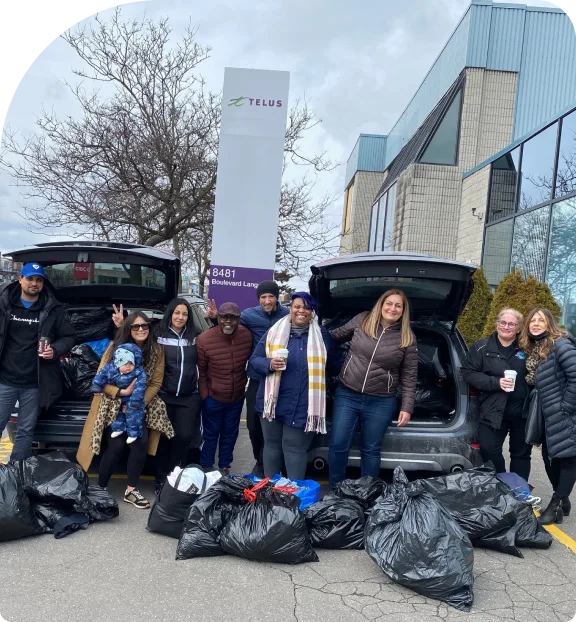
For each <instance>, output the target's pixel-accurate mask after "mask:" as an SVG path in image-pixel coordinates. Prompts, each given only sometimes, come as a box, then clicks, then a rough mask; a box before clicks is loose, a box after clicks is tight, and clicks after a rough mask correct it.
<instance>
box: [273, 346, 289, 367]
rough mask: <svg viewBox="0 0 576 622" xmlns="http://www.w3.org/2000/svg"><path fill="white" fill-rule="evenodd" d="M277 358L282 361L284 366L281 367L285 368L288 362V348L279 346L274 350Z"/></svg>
mask: <svg viewBox="0 0 576 622" xmlns="http://www.w3.org/2000/svg"><path fill="white" fill-rule="evenodd" d="M275 358H277V359H282V360H283V361H284V367H283V368H282V369H286V364H287V362H288V350H287V349H286V348H279V349H278V350H276V357H275Z"/></svg>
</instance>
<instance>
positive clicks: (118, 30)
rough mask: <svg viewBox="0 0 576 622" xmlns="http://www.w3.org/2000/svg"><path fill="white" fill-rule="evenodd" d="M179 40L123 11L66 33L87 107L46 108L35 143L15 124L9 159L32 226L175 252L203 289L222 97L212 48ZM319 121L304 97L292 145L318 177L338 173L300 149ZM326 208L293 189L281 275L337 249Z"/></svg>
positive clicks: (189, 37)
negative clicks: (126, 17) (205, 69)
mask: <svg viewBox="0 0 576 622" xmlns="http://www.w3.org/2000/svg"><path fill="white" fill-rule="evenodd" d="M171 34H172V33H171V30H170V27H169V24H168V19H162V20H160V21H159V22H154V21H152V20H150V19H148V18H146V17H144V18H142V19H141V20H136V21H123V20H122V15H121V11H120V9H119V8H118V9H117V10H116V11H115V13H114V14H113V16H112V17H111V19H110V20H109V21H107V22H105V21H102V20H101V19H100V18H99V16H98V15H96V16H95V21H94V23H93V25H92V26H90V27H89V28H87V27H83V28H78V29H77V30H76V31H74V32H72V31H68V32H66V33H65V34H64V35H62V38H63V39H64V40H65V41H66V42H67V43H68V44H69V45H70V46H71V47H72V48H73V49H74V51H75V52H76V53H77V54H78V56H79V58H80V59H81V60H82V61H83V64H84V68H82V69H78V70H76V71H75V72H74V73H75V75H76V76H78V77H79V78H80V79H81V81H80V82H79V83H78V84H68V87H69V88H70V90H71V92H72V94H73V95H74V98H75V101H76V102H77V104H78V105H79V107H80V111H81V112H80V114H79V115H78V116H67V117H64V118H61V117H59V116H58V115H57V114H56V113H55V112H53V111H46V110H43V111H42V114H41V115H40V117H39V119H38V120H37V127H38V130H39V131H38V133H36V134H33V135H31V136H28V137H25V138H22V137H20V136H18V134H17V133H16V132H15V131H13V130H12V129H8V130H7V131H6V133H5V137H4V153H3V154H2V155H1V160H0V163H1V164H2V165H3V168H4V170H6V171H8V172H9V173H10V174H11V176H12V179H13V180H14V183H15V185H16V186H18V187H20V188H21V194H22V196H23V199H24V201H23V207H24V210H25V213H26V217H27V223H28V226H29V227H30V228H31V229H32V230H34V231H36V232H38V231H40V232H45V233H49V234H50V233H54V232H55V231H61V230H62V229H64V230H66V232H67V233H69V234H71V235H73V236H86V235H87V234H90V235H92V236H94V237H102V238H104V239H107V240H119V239H120V240H125V241H126V240H128V241H134V242H137V243H140V244H148V245H151V246H155V245H163V246H172V247H173V248H174V250H176V251H177V254H179V255H180V256H181V258H182V259H183V261H184V262H185V264H187V265H190V266H194V271H195V272H196V273H197V275H198V278H199V280H200V282H201V283H203V279H204V277H205V276H206V274H207V271H208V268H209V253H210V246H211V235H212V224H213V216H214V196H215V186H216V167H217V147H218V138H219V125H220V106H221V100H220V95H218V94H214V93H211V92H209V91H208V90H207V88H206V85H205V82H204V80H203V79H202V77H201V76H200V75H199V74H198V66H199V65H200V64H201V63H202V62H203V61H204V60H205V59H206V58H208V56H209V54H210V48H209V47H205V46H202V45H201V44H199V43H198V42H197V41H196V34H197V33H196V30H194V29H193V28H192V27H191V26H189V27H188V28H187V29H186V32H185V33H184V35H183V36H182V38H181V39H180V40H179V41H177V42H174V41H172V37H171ZM87 83H88V84H92V85H95V86H97V87H98V89H99V90H94V91H88V90H87V89H86V87H85V85H86V84H87ZM317 123H319V120H318V119H316V118H315V116H314V114H313V113H312V111H311V110H310V109H309V107H308V105H307V102H306V101H297V102H296V104H295V106H294V107H293V108H292V109H291V110H290V112H289V117H288V124H287V129H286V140H285V156H286V157H285V160H286V161H287V162H289V163H291V164H292V165H300V166H304V167H307V168H308V169H309V170H311V171H313V173H314V174H317V173H321V172H323V171H327V170H331V169H332V168H333V164H332V163H331V162H330V161H329V160H328V158H327V157H326V154H325V153H320V154H314V155H308V154H306V153H304V151H303V149H302V140H303V137H304V136H305V135H306V134H307V132H308V131H309V130H310V129H312V128H313V127H314V126H315V125H316V124H317ZM292 168H294V167H292ZM328 204H329V199H327V198H326V199H323V200H321V201H320V202H315V201H314V200H313V196H312V184H311V183H310V182H309V181H308V180H307V179H306V178H301V179H300V180H296V181H295V182H288V181H285V182H284V184H283V187H282V201H281V210H280V233H279V247H278V256H279V258H280V267H281V268H282V269H286V270H288V271H289V272H290V273H299V272H300V271H301V270H302V265H303V262H305V261H307V260H308V259H309V258H311V257H313V256H314V255H315V254H317V253H318V254H320V253H321V254H325V253H326V252H330V249H331V248H332V247H333V246H334V245H333V242H334V240H335V239H336V237H337V234H336V233H335V231H334V230H332V229H331V228H330V227H328V226H326V224H325V223H324V222H323V214H324V210H325V208H326V207H327V205H328ZM316 256H317V255H316Z"/></svg>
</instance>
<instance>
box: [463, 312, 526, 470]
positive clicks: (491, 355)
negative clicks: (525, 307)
mask: <svg viewBox="0 0 576 622" xmlns="http://www.w3.org/2000/svg"><path fill="white" fill-rule="evenodd" d="M522 323H523V318H522V314H521V313H520V312H518V311H516V309H503V310H502V311H500V313H499V315H498V319H497V320H496V331H495V332H494V333H492V334H491V335H490V336H489V337H486V338H485V339H480V341H477V342H476V343H475V344H473V345H472V346H471V348H470V349H469V350H468V354H467V355H466V357H465V359H464V363H463V364H462V370H461V371H462V376H463V377H464V380H465V381H466V382H467V383H468V384H469V385H470V386H471V387H472V388H474V389H476V390H478V391H479V392H480V397H479V401H480V426H479V431H478V441H479V443H480V453H481V454H482V459H483V460H484V461H485V462H488V461H489V460H490V461H492V463H493V464H494V466H495V467H496V472H497V473H503V472H504V471H506V464H505V462H504V456H503V454H502V447H503V445H504V441H505V439H506V436H508V434H509V435H510V471H511V472H513V473H516V474H518V475H520V476H521V477H523V478H524V479H525V480H528V477H529V475H530V452H531V450H532V446H531V445H528V444H527V443H526V440H525V439H526V435H525V427H526V414H527V408H528V395H529V389H528V385H527V383H526V355H525V354H524V352H523V351H522V350H521V349H520V346H519V345H518V334H519V333H520V331H521V330H522ZM507 370H510V371H515V372H516V380H515V381H514V380H512V379H509V378H505V377H504V372H505V371H507Z"/></svg>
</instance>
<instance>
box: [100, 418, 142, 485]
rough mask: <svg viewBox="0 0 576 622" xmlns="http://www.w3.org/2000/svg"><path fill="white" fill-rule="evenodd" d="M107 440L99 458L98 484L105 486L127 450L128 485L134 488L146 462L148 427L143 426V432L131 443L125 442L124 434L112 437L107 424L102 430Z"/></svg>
mask: <svg viewBox="0 0 576 622" xmlns="http://www.w3.org/2000/svg"><path fill="white" fill-rule="evenodd" d="M104 434H105V435H106V438H107V440H108V446H107V447H106V451H104V453H103V455H102V459H101V460H100V470H99V471H98V484H99V485H100V486H102V488H106V487H107V486H108V483H109V482H110V478H111V477H112V474H113V473H114V471H115V470H116V469H117V468H118V464H119V462H120V459H121V458H123V457H124V456H125V454H126V452H128V467H127V470H126V473H127V474H128V486H130V488H136V487H137V486H138V480H139V479H140V475H142V470H143V469H144V464H145V463H146V450H147V448H148V429H147V428H146V427H144V434H143V435H142V436H141V437H140V438H137V439H136V440H135V441H134V442H133V443H130V445H128V444H127V443H126V434H121V435H120V436H117V437H116V438H112V436H111V434H112V430H111V428H110V426H108V427H107V428H106V430H105V432H104Z"/></svg>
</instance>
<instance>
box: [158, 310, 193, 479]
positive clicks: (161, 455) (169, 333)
mask: <svg viewBox="0 0 576 622" xmlns="http://www.w3.org/2000/svg"><path fill="white" fill-rule="evenodd" d="M157 338H158V343H159V344H160V345H161V346H162V347H163V348H164V355H165V371H164V381H163V383H162V388H161V389H160V393H159V396H160V397H161V398H162V400H163V401H164V403H165V404H166V408H167V410H168V417H169V418H170V421H171V422H172V425H173V427H174V438H173V439H172V440H168V439H165V438H164V439H162V441H161V443H160V445H159V446H158V452H157V454H156V491H158V490H159V488H160V487H161V486H162V484H163V483H164V481H165V479H166V476H167V475H168V474H169V473H170V472H171V471H172V469H173V468H174V467H175V466H182V467H184V466H186V463H187V462H189V461H192V462H199V460H200V445H201V444H202V436H201V432H200V412H201V408H202V400H201V399H200V394H199V393H198V367H197V361H198V356H197V353H196V329H195V327H194V322H193V315H192V309H191V308H190V305H189V304H188V302H186V300H184V299H183V298H175V299H174V300H173V301H172V302H171V303H170V304H169V305H168V308H167V309H166V313H165V314H164V318H163V319H162V321H161V322H160V325H159V330H158V333H157ZM189 451H190V453H189Z"/></svg>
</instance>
